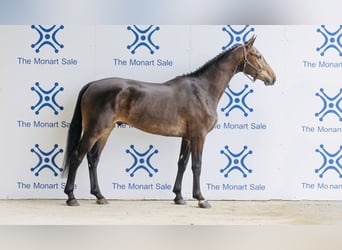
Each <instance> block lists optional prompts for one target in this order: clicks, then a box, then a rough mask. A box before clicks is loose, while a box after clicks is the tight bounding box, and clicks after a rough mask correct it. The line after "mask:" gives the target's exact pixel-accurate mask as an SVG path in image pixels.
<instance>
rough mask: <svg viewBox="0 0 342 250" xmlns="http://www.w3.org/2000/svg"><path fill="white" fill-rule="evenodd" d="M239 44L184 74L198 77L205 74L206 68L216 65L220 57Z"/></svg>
mask: <svg viewBox="0 0 342 250" xmlns="http://www.w3.org/2000/svg"><path fill="white" fill-rule="evenodd" d="M240 45H241V44H235V45H233V46H232V47H230V48H229V49H228V50H226V51H223V52H221V53H220V54H218V55H217V56H215V57H214V58H212V59H210V60H209V61H208V62H206V63H205V64H204V65H202V66H201V67H199V68H198V69H197V70H195V71H193V72H191V73H188V74H186V75H184V76H190V77H199V76H201V75H203V74H205V73H206V72H208V70H209V69H210V68H212V67H215V68H216V66H217V64H218V63H219V62H220V61H221V59H222V58H223V57H225V56H226V55H228V54H230V53H231V52H232V51H233V50H234V49H236V48H237V47H239V46H240Z"/></svg>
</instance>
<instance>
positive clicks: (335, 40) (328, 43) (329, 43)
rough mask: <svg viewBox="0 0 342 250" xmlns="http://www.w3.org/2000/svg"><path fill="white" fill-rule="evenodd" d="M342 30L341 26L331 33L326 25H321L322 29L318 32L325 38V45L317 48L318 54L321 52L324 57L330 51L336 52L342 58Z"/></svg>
mask: <svg viewBox="0 0 342 250" xmlns="http://www.w3.org/2000/svg"><path fill="white" fill-rule="evenodd" d="M341 29H342V25H340V26H339V27H338V29H337V30H335V31H329V30H328V29H327V28H326V27H325V25H321V28H318V29H317V32H318V33H320V34H321V35H322V36H323V38H324V41H323V44H322V45H321V46H320V47H318V48H316V50H317V52H320V55H321V56H324V54H325V52H326V51H327V50H330V49H334V50H336V51H337V53H338V54H339V55H340V56H342V51H341V50H342V44H341V36H342V32H341Z"/></svg>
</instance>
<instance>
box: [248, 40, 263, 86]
mask: <svg viewBox="0 0 342 250" xmlns="http://www.w3.org/2000/svg"><path fill="white" fill-rule="evenodd" d="M242 48H243V57H244V59H243V71H242V72H243V73H244V74H245V76H247V78H248V79H249V80H251V81H253V82H255V81H256V79H257V77H258V75H259V74H260V72H261V71H263V70H264V68H265V67H262V68H260V69H258V68H257V67H255V66H254V65H253V64H252V63H250V62H249V61H248V58H247V55H248V53H247V51H246V47H245V45H244V44H242ZM247 65H249V66H250V67H251V68H252V69H254V70H255V71H256V74H255V75H254V77H252V76H250V75H248V74H247V73H245V70H246V66H247Z"/></svg>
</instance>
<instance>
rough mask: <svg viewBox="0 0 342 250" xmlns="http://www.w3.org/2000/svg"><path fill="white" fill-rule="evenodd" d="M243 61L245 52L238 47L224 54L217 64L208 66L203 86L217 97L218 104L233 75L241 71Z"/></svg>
mask: <svg viewBox="0 0 342 250" xmlns="http://www.w3.org/2000/svg"><path fill="white" fill-rule="evenodd" d="M242 62H243V52H242V50H241V49H240V48H236V49H235V50H233V51H231V53H227V54H224V55H223V56H222V58H220V59H219V60H218V61H217V62H216V64H215V65H212V67H210V68H208V70H207V72H206V74H203V75H202V77H204V78H206V81H203V82H204V85H205V86H203V87H204V88H206V90H207V91H208V92H209V93H210V94H211V96H212V97H213V98H214V99H215V100H214V101H215V103H216V104H217V103H218V102H219V100H220V98H221V96H222V95H223V93H224V91H225V89H226V87H227V86H228V84H229V82H230V80H231V79H232V77H233V76H234V75H235V74H236V73H238V72H240V71H241V65H242Z"/></svg>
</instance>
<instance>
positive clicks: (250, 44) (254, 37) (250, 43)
mask: <svg viewBox="0 0 342 250" xmlns="http://www.w3.org/2000/svg"><path fill="white" fill-rule="evenodd" d="M255 39H256V35H253V36H252V37H251V38H250V39H249V40H248V41H247V42H246V46H247V48H248V49H250V48H252V46H253V44H254V41H255Z"/></svg>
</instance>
